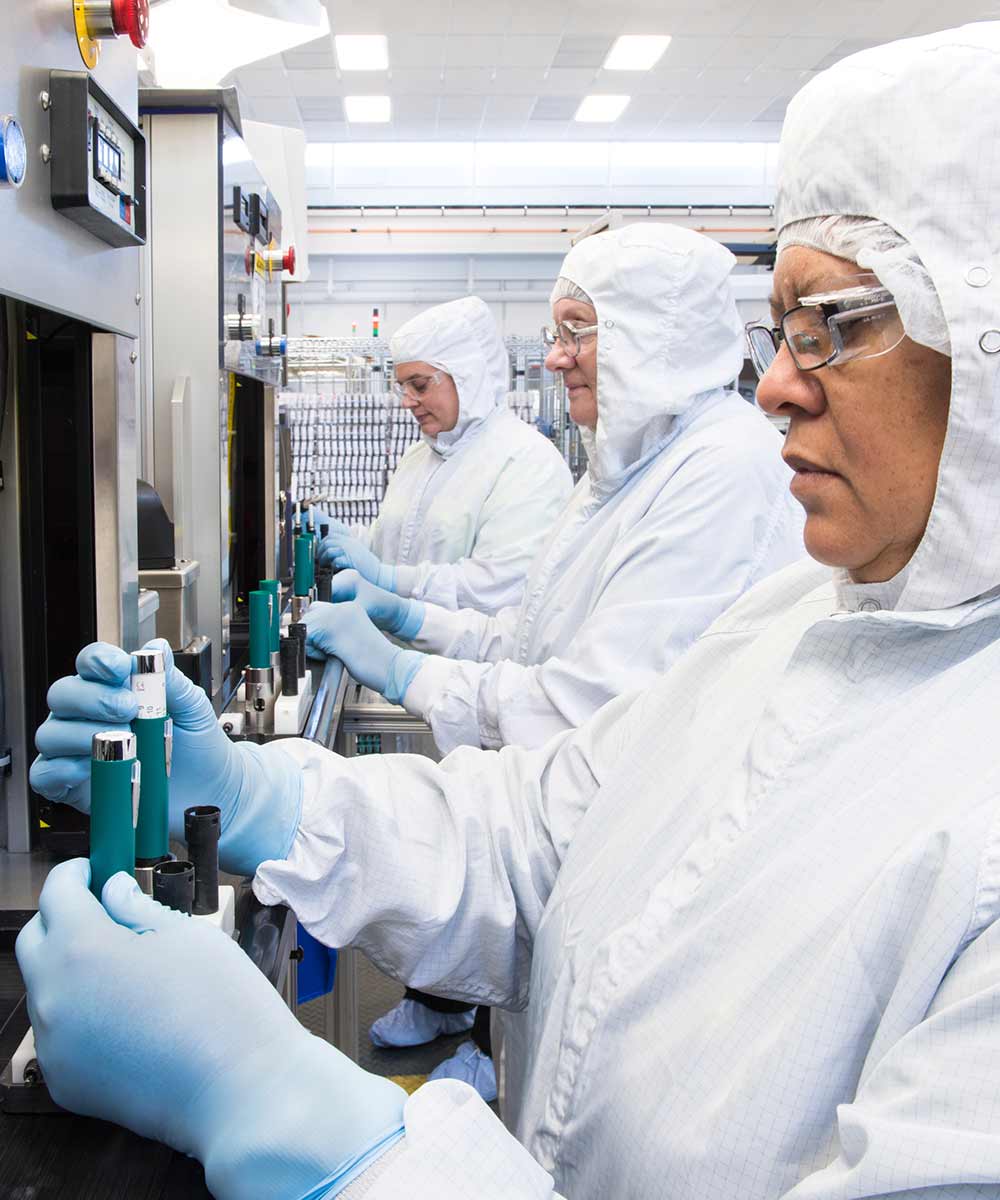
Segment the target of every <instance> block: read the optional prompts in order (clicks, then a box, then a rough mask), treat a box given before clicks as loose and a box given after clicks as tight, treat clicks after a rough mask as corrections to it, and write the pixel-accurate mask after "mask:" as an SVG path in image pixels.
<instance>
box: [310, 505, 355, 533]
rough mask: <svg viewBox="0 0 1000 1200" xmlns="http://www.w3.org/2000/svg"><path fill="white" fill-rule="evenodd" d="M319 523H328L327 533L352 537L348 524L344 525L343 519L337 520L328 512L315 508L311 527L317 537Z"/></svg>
mask: <svg viewBox="0 0 1000 1200" xmlns="http://www.w3.org/2000/svg"><path fill="white" fill-rule="evenodd" d="M321 525H329V526H330V528H329V531H328V532H329V533H331V534H334V533H336V534H339V535H340V536H341V537H353V536H354V534H353V533H352V532H351V527H350V525H345V524H344V522H343V521H338V520H337V518H336V517H331V516H330V514H329V513H325V512H321V511H320V510H319V509H318V508H317V509H316V518H315V523H314V525H313V528H314V529H315V530H316V536H317V537H319V530H320V526H321Z"/></svg>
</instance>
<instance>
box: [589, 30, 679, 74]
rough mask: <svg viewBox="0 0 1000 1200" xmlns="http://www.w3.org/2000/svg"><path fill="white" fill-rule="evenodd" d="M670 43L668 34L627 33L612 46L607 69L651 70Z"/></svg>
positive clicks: (606, 64) (605, 62)
mask: <svg viewBox="0 0 1000 1200" xmlns="http://www.w3.org/2000/svg"><path fill="white" fill-rule="evenodd" d="M669 45H670V38H669V37H666V36H657V37H653V36H647V35H646V34H631V33H628V34H625V35H624V36H622V37H620V38H619V39H618V41H617V42H615V44H614V45H613V46H612V47H611V52H610V54H609V55H608V57H607V58H606V59H605V60H604V69H605V71H651V70H652V69H653V67H655V66H656V64H657V63H658V62H659V61H660V59H661V58H662V57H663V55H664V53H665V52H666V49H667V47H668V46H669Z"/></svg>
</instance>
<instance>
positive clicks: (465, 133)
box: [437, 117, 479, 142]
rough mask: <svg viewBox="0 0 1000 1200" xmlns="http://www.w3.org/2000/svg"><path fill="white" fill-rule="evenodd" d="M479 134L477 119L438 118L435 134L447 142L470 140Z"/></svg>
mask: <svg viewBox="0 0 1000 1200" xmlns="http://www.w3.org/2000/svg"><path fill="white" fill-rule="evenodd" d="M478 134H479V122H478V121H442V120H441V118H440V117H439V118H438V123H437V136H438V138H439V139H443V140H445V141H449V142H464V141H472V140H474V139H475V138H476V137H477V135H478Z"/></svg>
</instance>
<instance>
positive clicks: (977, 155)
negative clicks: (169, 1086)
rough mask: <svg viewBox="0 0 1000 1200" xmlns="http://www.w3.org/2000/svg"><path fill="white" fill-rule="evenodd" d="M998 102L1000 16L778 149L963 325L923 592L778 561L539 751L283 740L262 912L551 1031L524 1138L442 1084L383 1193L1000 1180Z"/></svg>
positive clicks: (655, 1192)
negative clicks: (665, 657)
mask: <svg viewBox="0 0 1000 1200" xmlns="http://www.w3.org/2000/svg"><path fill="white" fill-rule="evenodd" d="M998 95H1000V24H997V23H983V24H980V25H973V26H967V27H966V28H964V29H961V30H957V31H953V32H950V33H944V34H934V35H931V36H929V37H926V38H920V39H916V40H913V41H910V42H904V43H900V44H896V45H893V46H889V47H885V48H876V49H873V50H868V51H865V52H863V53H861V54H858V55H855V56H853V57H851V58H848V59H845V60H844V61H842V62H840V63H838V64H837V65H836V66H834V67H832V68H831V69H830V70H829V71H827V72H826V73H824V74H822V75H820V76H818V77H817V78H815V79H814V80H812V81H811V82H810V83H809V84H807V85H806V87H805V88H804V89H803V91H802V92H801V93H800V94H799V96H798V97H797V98H796V99H795V100H793V102H792V104H791V106H790V108H789V111H788V117H787V122H786V127H785V133H784V135H783V139H782V156H783V158H782V161H783V166H782V168H781V174H780V187H779V195H778V205H777V218H778V222H779V226H784V225H786V224H788V223H789V222H793V221H797V220H799V219H800V218H807V217H813V216H820V215H824V214H840V213H846V214H864V215H871V216H874V217H876V218H878V219H880V220H882V221H884V222H886V223H887V224H889V225H891V226H892V227H893V228H895V229H897V230H898V231H899V232H900V233H901V234H902V235H903V236H904V237H905V238H906V239H907V240H908V241H909V242H910V243H911V244H912V246H913V247H914V248H915V249H916V251H917V252H918V253H919V255H920V257H921V258H922V260H923V262H924V264H925V265H926V267H927V269H928V271H929V273H930V275H931V277H932V278H933V281H934V284H935V286H936V288H937V291H938V293H939V296H940V299H941V303H942V306H943V309H944V313H945V316H946V318H947V322H948V326H949V332H950V341H951V347H952V354H953V391H952V401H951V413H950V419H949V426H948V433H947V438H946V441H945V446H944V451H943V455H942V459H941V465H940V472H939V482H938V489H937V497H936V500H935V503H934V507H933V511H932V513H931V517H930V522H929V524H928V527H927V532H926V534H925V536H924V538H923V540H922V542H921V544H920V546H919V548H918V550H917V551H916V553H915V555H914V557H913V558H912V559H911V561H910V563H909V564H908V565H907V567H906V568H905V569H904V570H903V571H902V572H901V574H900V575H899V576H897V577H896V578H895V579H893V580H891V581H889V582H888V583H884V584H870V585H852V584H850V583H848V582H846V580H845V578H844V577H843V576H842V575H841V574H840V573H835V574H834V575H833V576H832V577H831V572H830V570H829V569H825V568H823V567H820V566H817V565H812V564H805V565H798V566H794V567H791V568H789V569H788V570H787V571H784V572H782V573H780V574H778V575H774V576H772V577H771V578H770V579H768V580H765V581H764V582H763V583H762V584H761V585H760V586H759V587H757V588H755V589H754V590H753V591H752V592H750V593H749V594H748V595H747V596H745V597H744V598H743V599H742V600H740V601H739V602H738V603H737V604H736V605H735V606H734V607H733V608H732V609H731V610H730V611H729V612H728V613H726V614H725V615H724V616H723V617H722V618H721V619H720V620H718V621H717V622H716V623H715V624H714V625H713V626H712V628H711V629H709V631H708V632H707V633H706V634H705V635H704V636H703V637H702V638H701V639H700V640H699V641H698V642H697V643H696V645H695V646H694V648H693V649H692V650H691V651H690V653H689V654H687V655H686V656H685V657H684V658H683V659H682V660H681V662H680V663H679V664H678V665H677V666H676V667H674V669H673V670H672V671H671V672H670V673H669V674H668V675H667V676H666V678H664V679H663V680H662V681H661V682H659V683H658V684H657V685H656V686H655V687H652V688H650V689H648V690H647V691H645V692H644V693H642V694H641V695H639V696H632V697H623V698H621V699H619V700H616V701H614V702H613V703H612V704H610V705H608V706H607V707H605V708H603V709H602V710H601V711H600V712H599V713H597V714H596V716H594V718H593V719H592V720H591V721H590V722H588V724H587V725H585V726H584V727H583V728H582V729H580V730H579V731H577V732H575V733H568V734H564V735H562V736H561V737H559V738H557V739H555V740H554V741H552V742H550V743H548V744H547V745H546V746H545V747H543V748H541V749H538V750H533V751H527V750H523V749H517V748H508V749H505V750H502V751H500V752H499V753H490V752H484V751H479V750H474V749H471V748H463V749H461V750H458V751H456V752H455V753H454V754H452V755H451V756H449V757H448V758H447V759H446V760H445V761H444V762H443V763H441V764H440V765H435V764H433V763H431V762H429V761H426V760H415V759H409V758H400V759H394V758H392V757H378V758H376V757H374V756H373V757H372V758H369V759H350V760H345V759H341V758H338V757H337V756H336V755H333V754H330V753H329V752H325V751H323V750H321V749H318V748H316V747H313V746H309V745H307V744H305V743H303V742H286V743H284V745H285V746H287V747H290V749H291V752H292V753H294V754H296V756H297V757H298V758H299V759H300V761H301V762H302V763H303V764H304V766H305V772H306V784H305V808H304V811H303V815H302V822H301V828H300V831H299V833H298V836H297V839H296V841H295V844H294V846H293V849H292V851H291V854H290V856H289V858H288V859H287V861H282V862H270V863H266V864H264V865H263V866H262V867H261V868H260V871H259V873H258V875H257V878H256V881H255V885H254V886H255V890H256V892H257V894H258V895H259V896H260V897H261V898H262V899H265V900H268V901H271V900H282V901H287V902H288V903H289V904H291V905H292V907H293V908H294V909H295V910H296V912H297V913H298V915H299V919H300V920H301V921H302V922H303V923H304V924H305V925H306V927H307V928H308V929H309V930H310V931H311V932H312V933H314V934H316V935H317V936H318V937H320V938H322V939H323V940H324V941H325V942H327V943H329V944H331V945H346V944H349V943H354V944H357V945H360V946H362V947H363V948H364V949H365V950H366V952H367V953H368V954H370V955H371V957H372V958H373V959H374V960H375V961H376V962H377V963H378V964H379V965H380V966H381V967H383V968H385V969H387V970H390V971H393V972H395V973H396V974H397V975H399V976H400V977H402V978H404V979H407V980H409V981H410V982H412V983H415V984H417V985H419V986H423V987H428V988H435V989H439V990H442V991H444V992H446V993H450V994H454V995H459V996H465V997H468V998H469V999H470V1000H483V1001H487V1002H489V1003H492V1004H500V1005H508V1006H510V1007H512V1008H518V1007H522V1008H526V1011H527V1017H526V1019H527V1027H528V1028H527V1037H528V1047H529V1053H528V1055H527V1057H526V1058H525V1060H524V1061H525V1069H524V1072H523V1075H522V1077H521V1078H520V1079H518V1080H516V1081H515V1084H516V1086H515V1088H514V1095H513V1096H512V1097H511V1101H512V1111H511V1112H510V1114H509V1116H510V1119H511V1121H512V1123H513V1125H514V1128H515V1129H516V1131H517V1136H518V1138H519V1139H520V1142H518V1141H515V1140H514V1138H512V1137H511V1138H510V1139H509V1140H507V1141H505V1140H504V1138H503V1135H502V1134H501V1132H500V1127H499V1124H498V1123H494V1124H490V1123H489V1113H488V1110H487V1109H486V1107H485V1105H483V1104H482V1103H481V1102H480V1101H479V1100H478V1098H476V1097H475V1096H474V1095H472V1094H471V1090H470V1089H468V1088H465V1087H463V1086H462V1085H460V1084H446V1083H435V1084H428V1085H426V1086H425V1087H424V1088H422V1089H420V1090H419V1091H417V1092H416V1093H415V1095H413V1096H412V1097H411V1098H410V1100H409V1102H408V1105H407V1109H406V1130H407V1136H406V1139H405V1141H404V1143H403V1144H402V1146H401V1147H400V1148H399V1149H398V1150H396V1151H393V1152H392V1157H391V1158H387V1159H385V1160H383V1161H382V1162H381V1163H379V1164H377V1165H376V1167H375V1168H374V1169H373V1170H372V1171H371V1172H370V1173H369V1178H368V1179H365V1177H364V1176H363V1177H362V1179H363V1180H364V1181H365V1182H366V1183H370V1184H371V1189H370V1191H369V1192H368V1194H367V1195H366V1197H365V1200H385V1198H387V1197H397V1196H400V1195H405V1196H407V1197H408V1198H409V1200H430V1198H431V1197H433V1198H434V1200H440V1198H444V1200H467V1197H470V1196H474V1197H476V1200H485V1198H487V1197H488V1198H490V1200H493V1198H497V1200H500V1198H503V1200H529V1198H531V1200H542V1198H543V1197H550V1196H551V1195H552V1190H551V1189H552V1187H553V1182H552V1180H550V1179H549V1177H548V1176H547V1175H546V1174H544V1173H543V1172H549V1173H551V1176H552V1177H553V1179H554V1186H555V1188H556V1190H557V1191H558V1192H559V1193H561V1194H562V1195H563V1196H565V1197H567V1198H570V1200H607V1198H608V1197H615V1198H616V1200H617V1198H619V1197H620V1198H622V1200H624V1198H626V1197H627V1198H628V1200H633V1198H640V1197H641V1198H642V1200H861V1198H862V1197H869V1198H870V1197H892V1198H893V1200H973V1198H977V1200H987V1198H988V1200H997V1197H998V1196H1000V1085H998V1081H1000V753H998V749H997V743H998V739H997V720H998V713H1000V241H998V237H997V231H998V230H1000V153H998V147H1000V105H997V104H995V103H988V102H987V98H993V97H996V96H998ZM884 402H885V403H886V404H887V405H889V404H891V403H892V396H891V395H887V396H885V397H884ZM272 753H278V751H272ZM345 1196H346V1197H347V1200H352V1198H351V1194H350V1191H349V1190H348V1191H347V1192H346V1193H345Z"/></svg>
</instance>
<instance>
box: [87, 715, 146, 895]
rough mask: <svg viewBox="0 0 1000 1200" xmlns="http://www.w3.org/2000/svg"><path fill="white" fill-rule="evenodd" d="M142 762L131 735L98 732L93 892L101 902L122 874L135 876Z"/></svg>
mask: <svg viewBox="0 0 1000 1200" xmlns="http://www.w3.org/2000/svg"><path fill="white" fill-rule="evenodd" d="M138 784H139V763H138V762H137V760H136V757H135V736H134V735H133V734H131V733H120V732H112V733H95V734H94V740H93V744H92V751H91V762H90V890H91V891H92V892H93V893H94V895H95V896H96V897H97V898H98V900H100V898H101V892H102V890H103V889H104V885H105V884H106V883H107V881H108V880H109V879H110V878H111V876H112V875H116V874H117V873H118V872H119V871H128V873H129V874H130V875H134V873H135V810H136V801H137V799H138V795H137V793H138Z"/></svg>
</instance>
